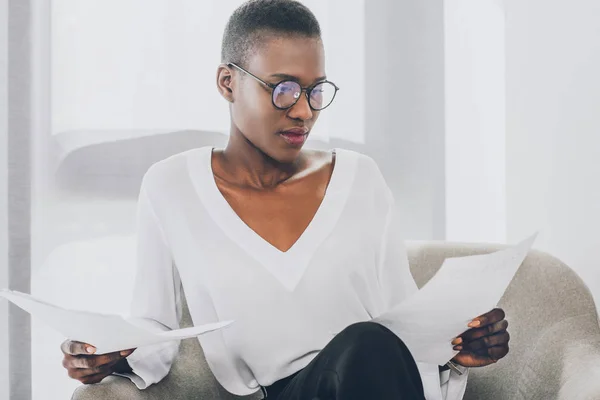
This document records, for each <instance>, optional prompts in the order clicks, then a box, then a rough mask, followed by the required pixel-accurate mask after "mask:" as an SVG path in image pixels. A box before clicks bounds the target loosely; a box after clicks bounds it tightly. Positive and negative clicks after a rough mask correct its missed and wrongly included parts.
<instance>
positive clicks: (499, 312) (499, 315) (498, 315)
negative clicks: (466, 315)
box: [468, 308, 506, 328]
mask: <svg viewBox="0 0 600 400" xmlns="http://www.w3.org/2000/svg"><path fill="white" fill-rule="evenodd" d="M505 317H506V315H505V313H504V310H503V309H501V308H494V309H493V310H492V311H490V312H488V313H486V314H483V315H480V316H479V317H477V318H475V319H473V321H471V322H470V323H469V324H468V326H469V327H470V328H481V327H484V326H486V325H489V324H493V323H496V322H498V321H502V320H503V319H504V318H505Z"/></svg>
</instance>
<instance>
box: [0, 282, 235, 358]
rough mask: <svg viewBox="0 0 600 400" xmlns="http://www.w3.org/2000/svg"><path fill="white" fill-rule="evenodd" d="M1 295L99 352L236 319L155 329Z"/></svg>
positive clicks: (208, 329)
mask: <svg viewBox="0 0 600 400" xmlns="http://www.w3.org/2000/svg"><path fill="white" fill-rule="evenodd" d="M0 297H4V298H5V299H7V300H9V301H11V302H12V303H14V304H15V305H17V306H18V307H20V308H22V309H23V310H25V311H27V312H28V313H29V314H31V315H32V316H33V317H34V318H36V319H39V320H41V321H42V322H44V323H45V324H46V325H48V326H50V327H51V328H54V329H55V330H57V331H58V332H60V333H61V334H63V335H64V336H66V337H67V338H69V339H70V340H75V341H78V342H84V343H88V344H91V345H93V346H95V347H96V349H97V351H96V353H95V354H105V353H111V352H114V351H120V350H126V349H131V348H135V347H140V346H146V345H151V344H156V343H160V342H165V341H169V340H178V339H186V338H190V337H196V336H199V335H202V334H204V333H207V332H212V331H215V330H217V329H221V328H224V327H226V326H228V325H230V324H231V323H232V322H233V321H223V322H216V323H211V324H205V325H200V326H194V327H191V328H183V329H175V330H166V331H163V330H161V329H160V328H158V327H157V329H156V330H151V329H147V328H145V327H142V325H141V324H139V323H135V322H134V321H131V322H130V321H128V320H127V319H125V318H123V317H121V316H118V315H106V314H99V313H93V312H87V311H76V310H68V309H65V308H62V307H59V306H57V305H54V304H50V303H48V302H45V301H43V300H40V299H37V298H35V297H33V296H31V295H29V294H26V293H21V292H17V291H11V290H7V289H2V290H0Z"/></svg>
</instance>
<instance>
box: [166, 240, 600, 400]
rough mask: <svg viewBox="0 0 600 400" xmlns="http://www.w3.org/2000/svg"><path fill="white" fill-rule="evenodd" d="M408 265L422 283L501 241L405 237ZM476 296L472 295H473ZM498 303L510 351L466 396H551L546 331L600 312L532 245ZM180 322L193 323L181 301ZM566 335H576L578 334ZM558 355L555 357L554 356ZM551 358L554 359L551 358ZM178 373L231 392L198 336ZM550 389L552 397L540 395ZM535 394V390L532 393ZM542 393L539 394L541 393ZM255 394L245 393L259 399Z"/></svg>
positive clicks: (592, 328) (557, 368) (578, 283)
mask: <svg viewBox="0 0 600 400" xmlns="http://www.w3.org/2000/svg"><path fill="white" fill-rule="evenodd" d="M407 248H408V253H409V259H410V266H411V271H412V273H413V276H414V278H415V281H416V282H417V285H418V286H419V287H422V286H423V285H424V284H425V283H426V282H427V281H428V280H429V279H431V277H432V276H433V275H434V274H435V273H436V272H437V270H438V269H439V268H440V266H441V265H442V263H443V261H444V260H445V259H446V258H451V257H462V256H468V255H474V254H486V253H491V252H493V251H497V250H501V249H502V248H505V246H501V245H483V244H465V243H448V242H408V243H407ZM474 301H476V299H474ZM499 307H502V308H503V309H504V310H505V311H506V315H507V320H508V321H509V324H510V326H509V331H510V333H511V342H510V353H509V355H508V356H507V357H506V358H505V359H503V360H502V361H501V362H499V363H497V364H494V365H491V366H488V367H486V368H475V369H473V370H471V372H470V377H469V384H468V387H467V393H466V395H465V400H480V399H494V400H520V399H526V398H527V399H530V398H536V399H537V398H539V399H546V398H555V396H556V393H558V391H559V387H558V385H559V382H560V381H561V379H560V375H561V373H562V372H563V365H561V364H560V357H561V356H562V354H561V352H560V351H559V349H556V351H555V352H554V353H551V354H552V357H553V358H552V357H549V356H547V353H548V349H545V348H543V343H544V340H545V337H548V336H549V335H551V334H552V333H553V332H554V331H555V330H556V329H559V327H561V326H563V325H564V324H565V323H569V322H573V323H577V324H578V328H579V329H578V332H593V333H594V334H596V333H597V337H598V338H600V327H599V326H598V315H597V312H596V308H595V305H594V301H593V299H592V296H591V294H590V292H589V290H588V288H587V287H586V285H585V284H584V283H583V281H582V280H581V279H580V278H579V277H578V276H577V275H576V274H575V273H574V272H573V271H572V270H571V269H570V268H569V267H568V266H566V265H565V264H564V263H562V262H561V261H560V260H558V259H556V258H555V257H552V256H550V255H548V254H546V253H542V252H539V251H532V252H531V253H530V254H529V255H528V257H527V258H526V259H525V261H524V263H523V265H522V266H521V268H520V269H519V271H518V272H517V274H516V276H515V279H514V280H513V282H512V283H511V284H510V286H509V287H508V289H507V291H506V292H505V294H504V296H503V297H502V299H501V301H500V303H499ZM182 325H183V326H191V318H190V314H189V311H188V309H187V303H185V302H184V313H183V319H182ZM565 340H571V341H573V340H575V341H576V340H578V337H577V334H575V335H574V336H571V337H569V338H565ZM556 360H558V361H556ZM553 361H554V364H553V363H552V362H553ZM173 369H174V370H175V371H177V373H188V372H186V371H195V372H194V379H198V377H199V376H201V379H202V380H205V385H207V386H211V385H214V388H215V389H211V390H218V392H219V393H220V397H219V398H222V399H236V398H237V399H239V397H235V396H232V395H229V394H228V393H227V392H226V391H225V390H224V389H223V388H222V387H221V386H220V385H219V384H218V383H217V381H216V379H215V378H214V377H213V375H212V374H211V373H210V370H209V368H208V366H207V364H206V361H205V359H204V355H203V353H202V349H201V348H200V345H199V343H198V341H196V340H186V341H183V344H182V347H181V351H180V357H179V359H178V360H177V361H176V364H175V365H174V366H173ZM542 392H543V393H548V394H549V396H550V397H544V396H543V395H542ZM533 394H535V396H534V395H533ZM540 395H541V396H540ZM260 398H261V397H260V395H259V394H257V395H255V396H253V397H249V399H260Z"/></svg>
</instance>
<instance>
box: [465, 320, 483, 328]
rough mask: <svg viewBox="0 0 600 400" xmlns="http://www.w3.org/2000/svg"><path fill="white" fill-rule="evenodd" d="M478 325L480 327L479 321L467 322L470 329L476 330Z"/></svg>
mask: <svg viewBox="0 0 600 400" xmlns="http://www.w3.org/2000/svg"><path fill="white" fill-rule="evenodd" d="M479 325H481V321H479V320H474V321H471V322H469V325H468V326H470V327H471V328H477V327H478V326H479Z"/></svg>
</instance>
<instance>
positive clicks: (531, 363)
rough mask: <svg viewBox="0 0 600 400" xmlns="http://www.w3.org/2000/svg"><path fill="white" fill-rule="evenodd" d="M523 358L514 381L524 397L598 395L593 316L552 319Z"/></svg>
mask: <svg viewBox="0 0 600 400" xmlns="http://www.w3.org/2000/svg"><path fill="white" fill-rule="evenodd" d="M526 359H527V361H526V362H525V364H524V365H523V366H522V368H521V370H520V371H519V379H518V382H517V393H518V394H519V395H521V396H523V398H536V399H537V398H540V399H542V398H544V399H545V398H557V399H558V400H587V399H600V328H599V326H598V321H597V319H596V318H594V317H593V316H591V315H589V314H583V315H580V316H577V317H572V318H568V319H565V320H563V321H560V322H557V323H555V324H554V325H552V326H551V327H550V328H548V329H547V331H546V332H544V334H543V335H542V336H541V337H540V339H539V340H538V341H537V343H535V346H534V347H533V348H532V349H531V351H530V354H528V356H527V357H526ZM557 394H558V397H557ZM519 398H520V397H519Z"/></svg>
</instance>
